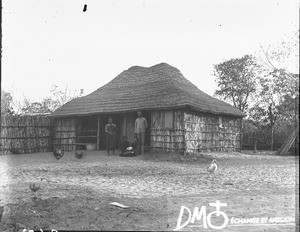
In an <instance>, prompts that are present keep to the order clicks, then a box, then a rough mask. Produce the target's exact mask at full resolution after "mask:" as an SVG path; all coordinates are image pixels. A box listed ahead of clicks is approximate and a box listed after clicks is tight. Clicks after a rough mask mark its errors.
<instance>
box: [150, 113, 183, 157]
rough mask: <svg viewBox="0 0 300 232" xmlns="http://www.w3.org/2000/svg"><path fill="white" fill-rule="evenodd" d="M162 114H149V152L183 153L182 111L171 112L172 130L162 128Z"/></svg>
mask: <svg viewBox="0 0 300 232" xmlns="http://www.w3.org/2000/svg"><path fill="white" fill-rule="evenodd" d="M164 112H165V111H155V112H152V113H151V150H153V151H163V152H183V151H184V148H185V143H184V138H185V134H184V127H183V126H184V124H183V116H184V115H183V111H180V110H176V111H173V128H164V127H163V113H164Z"/></svg>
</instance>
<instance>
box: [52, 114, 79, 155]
mask: <svg viewBox="0 0 300 232" xmlns="http://www.w3.org/2000/svg"><path fill="white" fill-rule="evenodd" d="M53 145H54V148H56V149H62V150H64V151H74V150H75V149H76V118H56V119H54V138H53Z"/></svg>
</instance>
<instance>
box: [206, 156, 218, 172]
mask: <svg viewBox="0 0 300 232" xmlns="http://www.w3.org/2000/svg"><path fill="white" fill-rule="evenodd" d="M217 169H218V164H217V161H216V160H215V159H214V160H213V161H211V164H210V166H209V167H208V168H207V171H208V172H210V173H214V172H215V171H217Z"/></svg>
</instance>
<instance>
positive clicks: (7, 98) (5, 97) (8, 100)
mask: <svg viewBox="0 0 300 232" xmlns="http://www.w3.org/2000/svg"><path fill="white" fill-rule="evenodd" d="M13 112H14V110H13V97H12V95H11V93H10V92H7V91H5V90H3V89H1V115H3V114H13Z"/></svg>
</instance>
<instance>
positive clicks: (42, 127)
mask: <svg viewBox="0 0 300 232" xmlns="http://www.w3.org/2000/svg"><path fill="white" fill-rule="evenodd" d="M51 128H52V127H51V120H50V119H49V118H48V117H46V116H15V115H5V116H1V133H0V143H1V147H0V151H1V152H0V154H23V153H33V152H46V151H50V150H52V146H51Z"/></svg>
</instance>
